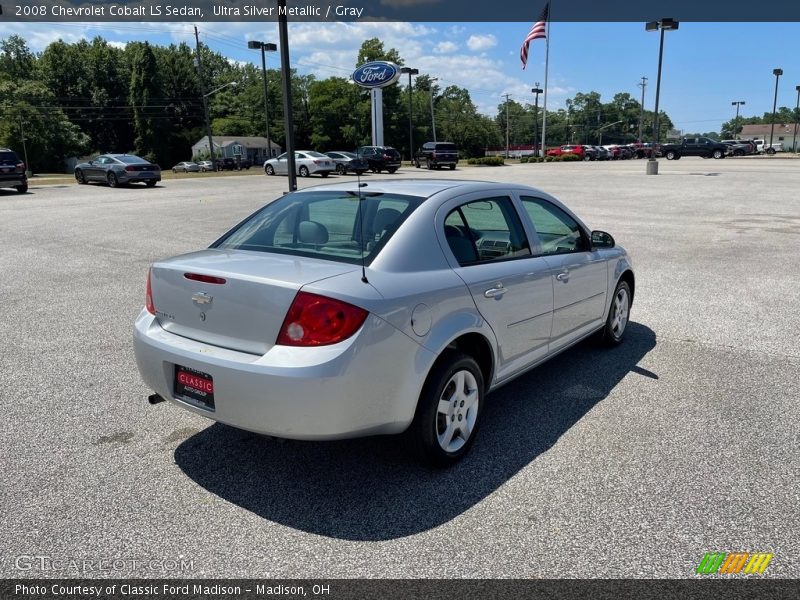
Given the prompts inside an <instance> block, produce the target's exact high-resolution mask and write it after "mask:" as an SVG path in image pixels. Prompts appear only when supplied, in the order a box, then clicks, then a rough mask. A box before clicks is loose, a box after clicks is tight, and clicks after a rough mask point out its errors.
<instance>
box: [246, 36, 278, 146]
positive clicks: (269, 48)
mask: <svg viewBox="0 0 800 600" xmlns="http://www.w3.org/2000/svg"><path fill="white" fill-rule="evenodd" d="M247 47H248V48H250V49H251V50H261V77H262V78H263V80H264V121H265V122H266V125H267V129H266V132H267V158H272V143H271V142H270V137H269V97H268V95H267V52H275V51H276V50H277V49H278V46H277V45H275V44H271V43H269V42H258V41H249V42H247Z"/></svg>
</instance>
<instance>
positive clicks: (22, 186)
mask: <svg viewBox="0 0 800 600" xmlns="http://www.w3.org/2000/svg"><path fill="white" fill-rule="evenodd" d="M14 189H15V190H17V192H19V193H20V194H24V193H26V192H27V191H28V184H27V183H23V184H20V185H15V186H14Z"/></svg>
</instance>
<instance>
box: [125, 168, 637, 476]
mask: <svg viewBox="0 0 800 600" xmlns="http://www.w3.org/2000/svg"><path fill="white" fill-rule="evenodd" d="M146 287H147V292H146V306H145V308H144V309H143V310H142V312H141V314H140V315H139V317H138V318H137V320H136V324H135V327H134V346H135V353H136V361H137V364H138V367H139V372H140V373H141V376H142V378H143V379H144V381H145V383H146V384H147V385H148V386H149V387H150V388H151V389H152V390H154V392H155V395H154V396H153V397H152V398H151V400H152V401H158V400H160V399H162V398H163V399H168V400H170V401H172V402H173V403H175V404H177V405H178V406H181V407H183V408H185V409H187V410H190V411H192V412H195V413H198V414H200V415H203V416H206V417H208V418H210V419H214V420H217V421H221V422H223V423H227V424H229V425H232V426H234V427H239V428H242V429H247V430H250V431H255V432H259V433H264V434H269V435H272V436H277V437H285V438H295V439H304V440H327V439H337V438H348V437H357V436H366V435H373V434H396V433H401V432H406V434H407V435H408V437H409V438H410V439H411V440H412V442H413V445H414V447H416V448H417V450H418V451H419V454H420V455H421V456H422V457H424V458H425V459H426V460H427V461H429V462H431V463H433V464H436V465H448V464H450V463H452V462H454V461H456V460H458V459H459V458H461V457H462V456H463V455H464V454H465V453H466V452H467V450H468V449H469V447H470V445H471V444H472V442H473V441H474V439H475V435H476V433H477V431H478V427H479V425H480V422H481V415H482V411H483V406H484V401H485V397H486V394H488V393H489V392H491V391H492V390H493V389H495V388H497V387H499V386H501V385H503V384H505V383H507V382H508V381H510V380H511V379H513V378H515V377H518V376H519V375H521V374H522V373H525V372H526V371H528V370H529V369H532V368H533V367H535V366H537V365H539V364H541V363H542V362H544V361H545V360H547V359H549V358H550V357H552V356H554V355H555V354H558V353H560V352H562V351H564V350H566V349H567V348H569V347H570V346H572V345H574V344H576V343H577V342H579V341H581V340H583V339H584V338H587V337H589V336H597V337H598V338H601V339H602V340H604V341H605V342H606V343H608V344H612V345H613V344H617V343H619V342H620V341H621V340H622V338H623V334H624V332H625V328H626V325H627V323H628V318H629V310H630V306H631V303H632V301H633V294H634V275H633V269H632V266H631V262H630V259H629V258H628V254H627V253H626V251H625V250H624V249H623V248H621V247H620V246H617V245H616V243H615V241H614V239H613V238H612V237H611V235H609V234H608V233H605V232H603V231H591V230H590V229H589V228H588V227H587V226H586V225H584V224H583V223H582V222H581V220H580V219H579V218H578V217H577V216H576V215H575V214H573V213H572V212H571V211H570V210H569V209H568V208H567V207H566V206H564V205H563V204H562V203H561V202H559V201H558V200H556V199H555V198H553V197H552V196H550V195H548V194H546V193H545V192H542V191H540V190H537V189H534V188H529V187H523V186H519V185H515V184H495V183H486V182H472V181H454V180H448V181H438V180H412V181H406V182H389V181H370V182H369V183H368V184H362V185H361V186H359V185H358V184H355V183H349V184H345V183H340V184H337V185H331V186H318V187H313V188H308V189H305V190H302V191H299V192H294V193H292V194H288V195H285V196H283V197H281V198H279V199H277V200H275V201H273V202H271V203H270V204H268V205H266V206H265V207H264V208H262V209H261V210H259V211H258V212H256V213H254V214H253V215H251V216H250V217H249V218H247V219H246V220H245V221H243V222H242V223H240V224H239V225H237V226H236V227H234V228H233V229H232V230H230V231H229V232H228V233H226V234H225V235H223V236H222V237H221V238H220V239H219V240H217V241H216V242H214V243H213V244H211V246H210V247H209V248H208V249H206V250H201V251H199V252H194V253H191V254H186V255H182V256H177V257H174V258H170V259H165V260H162V261H158V262H156V263H154V264H153V265H152V266H151V268H150V270H149V272H148V275H147V286H146Z"/></svg>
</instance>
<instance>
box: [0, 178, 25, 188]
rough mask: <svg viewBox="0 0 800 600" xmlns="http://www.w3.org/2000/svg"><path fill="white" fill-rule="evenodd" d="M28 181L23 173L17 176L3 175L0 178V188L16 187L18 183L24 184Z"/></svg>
mask: <svg viewBox="0 0 800 600" xmlns="http://www.w3.org/2000/svg"><path fill="white" fill-rule="evenodd" d="M27 183H28V178H27V177H25V176H24V175H20V176H19V177H3V178H0V188H6V187H16V186H18V185H25V184H27Z"/></svg>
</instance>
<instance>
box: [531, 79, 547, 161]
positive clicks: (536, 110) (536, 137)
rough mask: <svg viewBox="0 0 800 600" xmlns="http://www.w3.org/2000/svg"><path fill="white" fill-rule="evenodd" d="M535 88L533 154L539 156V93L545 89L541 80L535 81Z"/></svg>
mask: <svg viewBox="0 0 800 600" xmlns="http://www.w3.org/2000/svg"><path fill="white" fill-rule="evenodd" d="M533 85H535V86H536V87H535V88H532V89H531V93H533V94H536V95H535V96H534V98H535V99H534V101H533V155H534V156H539V94H541V93H542V92H543V91H544V90H542V89H541V88H540V87H539V82H538V81H537V82H536V83H534V84H533Z"/></svg>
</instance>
